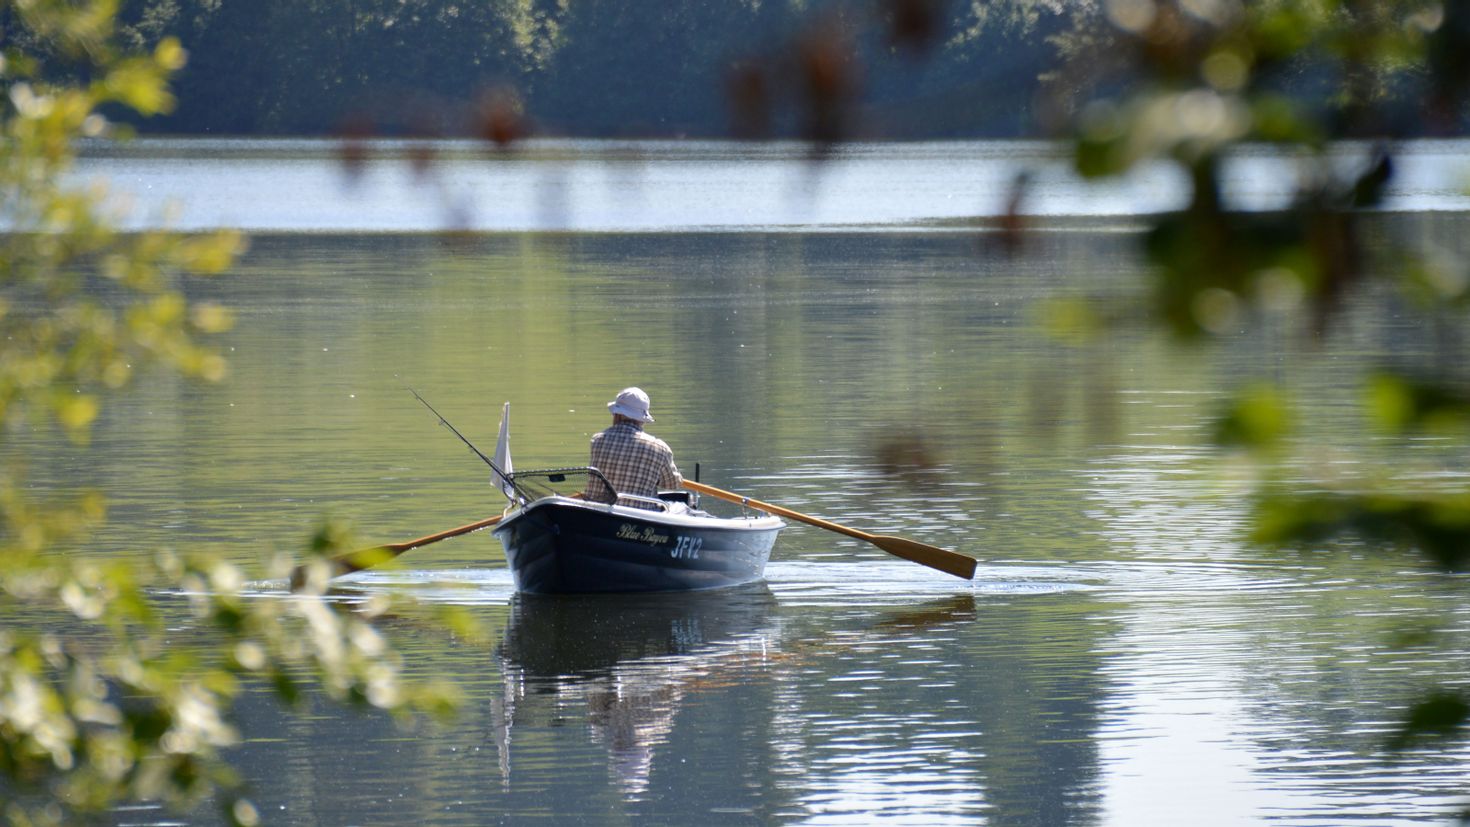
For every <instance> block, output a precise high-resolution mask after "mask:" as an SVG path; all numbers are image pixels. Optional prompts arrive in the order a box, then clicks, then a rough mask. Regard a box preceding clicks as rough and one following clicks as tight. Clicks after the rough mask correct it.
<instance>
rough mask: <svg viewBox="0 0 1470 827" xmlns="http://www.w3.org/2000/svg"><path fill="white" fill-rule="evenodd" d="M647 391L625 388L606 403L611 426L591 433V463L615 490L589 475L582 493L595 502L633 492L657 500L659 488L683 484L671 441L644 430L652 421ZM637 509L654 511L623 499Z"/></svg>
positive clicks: (676, 486)
mask: <svg viewBox="0 0 1470 827" xmlns="http://www.w3.org/2000/svg"><path fill="white" fill-rule="evenodd" d="M648 406H649V399H648V394H646V393H644V392H643V389H642V388H625V389H624V390H623V391H622V392H621V393H619V394H618V396H617V398H616V399H614V400H613V401H611V402H609V403H607V409H608V410H609V411H610V412H612V418H613V420H612V425H610V426H609V427H608V428H607V430H604V431H602V432H601V433H597V434H593V435H592V459H591V462H590V464H591V466H592V467H593V468H596V469H597V470H598V471H601V472H602V475H603V476H605V477H607V481H608V483H611V484H612V486H613V488H615V489H616V491H609V490H608V488H607V485H606V484H604V483H603V482H602V480H600V479H598V478H597V477H596V476H591V477H588V478H587V490H586V491H585V492H583V496H585V497H586V498H587V499H589V500H592V501H593V502H603V503H607V502H613V498H614V496H615V495H616V494H633V495H636V496H639V497H648V498H650V499H657V498H658V492H659V490H660V489H676V488H679V487H681V486H682V485H683V484H684V478H683V477H682V476H680V474H679V469H678V467H677V466H675V465H674V451H673V449H671V448H670V447H669V445H668V443H666V442H664V441H663V440H661V439H659V438H658V437H656V436H654V435H653V434H650V433H647V432H645V431H644V430H643V423H645V422H652V421H653V417H652V416H650V415H649V413H648ZM624 502H625V504H626V505H631V506H634V507H635V508H645V509H649V510H655V509H656V508H657V507H656V506H654V505H653V504H651V503H643V502H639V501H637V500H627V501H624Z"/></svg>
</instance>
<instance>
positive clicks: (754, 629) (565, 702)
mask: <svg viewBox="0 0 1470 827" xmlns="http://www.w3.org/2000/svg"><path fill="white" fill-rule="evenodd" d="M974 617H975V604H974V598H973V596H972V595H970V594H968V593H966V594H962V595H951V596H949V597H946V598H943V599H941V600H938V601H931V602H929V603H925V604H920V605H917V606H907V607H895V609H894V611H893V612H892V613H889V614H887V615H885V616H882V617H880V618H879V619H878V621H877V622H876V623H873V624H871V625H867V626H866V627H865V628H864V629H862V630H860V631H856V632H851V631H850V632H849V633H848V634H844V635H841V636H838V637H833V636H830V635H828V634H826V633H818V634H817V636H816V637H814V638H812V639H807V640H803V639H800V635H799V634H797V633H796V632H794V631H788V630H787V629H786V628H785V625H786V624H785V622H784V621H783V616H782V613H781V612H779V611H778V603H777V600H776V598H775V596H774V595H773V594H772V593H771V591H770V589H769V587H768V586H767V585H766V583H765V582H764V581H762V582H757V583H752V584H748V585H745V586H737V587H733V588H729V589H720V590H714V591H704V592H671V593H660V594H647V595H592V596H577V595H536V594H517V595H516V596H515V598H514V602H513V603H512V604H511V616H510V623H509V626H508V627H507V629H506V633H505V638H504V641H503V642H502V643H501V645H500V647H499V649H498V651H497V653H498V655H499V657H500V661H501V668H502V671H503V674H504V678H505V692H504V696H503V697H501V698H496V699H494V700H492V706H493V709H492V720H493V721H495V722H496V742H497V747H498V751H499V755H500V771H501V774H502V777H503V778H504V779H505V780H506V782H507V783H508V782H509V778H510V772H511V764H512V756H513V753H514V742H515V740H516V733H517V729H518V728H519V729H522V730H534V729H538V728H543V727H554V726H559V725H565V724H566V723H575V722H578V721H581V722H584V723H585V724H586V726H587V727H588V729H589V732H590V734H591V737H592V739H593V740H594V741H596V742H598V743H600V744H601V745H602V746H603V747H604V748H605V749H606V750H607V752H608V760H609V767H610V770H611V773H612V776H613V780H614V782H615V783H616V784H617V786H618V787H619V789H620V790H621V792H622V794H623V795H624V796H626V797H628V798H630V799H633V798H638V797H641V796H642V795H643V793H645V792H646V791H647V790H648V788H649V777H650V773H651V771H652V769H653V765H654V760H655V757H656V755H657V753H658V751H659V748H660V747H661V745H663V744H665V743H667V742H668V740H669V736H670V733H671V732H672V731H673V728H674V719H675V716H676V714H677V713H678V711H679V709H680V707H681V705H683V704H685V703H687V702H690V701H692V700H693V696H694V695H696V694H698V693H702V692H715V691H719V690H727V689H732V688H737V687H738V688H741V689H744V688H750V689H754V688H756V687H758V686H761V685H767V686H769V685H771V684H772V683H774V682H779V681H782V680H785V679H794V678H795V676H796V673H798V672H799V671H800V670H802V669H803V668H805V667H806V666H809V665H810V663H811V661H812V660H813V659H814V658H818V657H826V656H831V655H834V654H840V651H841V650H843V649H845V648H847V647H853V646H858V645H861V644H862V643H863V642H865V641H867V642H871V641H872V640H873V639H874V638H886V637H888V636H891V635H904V634H911V633H912V632H914V631H915V630H916V629H922V628H926V627H934V626H938V625H944V624H951V623H955V622H965V621H968V620H972V619H973V618H974Z"/></svg>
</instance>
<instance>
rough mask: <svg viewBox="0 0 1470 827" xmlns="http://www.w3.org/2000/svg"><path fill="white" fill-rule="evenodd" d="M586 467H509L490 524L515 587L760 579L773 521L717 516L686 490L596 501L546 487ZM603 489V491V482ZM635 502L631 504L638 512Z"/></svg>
mask: <svg viewBox="0 0 1470 827" xmlns="http://www.w3.org/2000/svg"><path fill="white" fill-rule="evenodd" d="M592 474H598V471H597V470H596V469H595V468H555V469H547V470H539V471H515V472H512V473H510V474H508V475H507V477H509V480H510V482H511V485H512V487H513V488H514V492H515V495H514V499H513V501H512V507H511V508H510V509H509V510H508V511H507V512H506V516H505V517H504V519H502V520H501V521H500V522H499V524H498V525H497V526H496V527H495V530H494V534H495V537H496V538H497V539H499V540H500V543H501V545H502V546H503V547H504V549H505V559H506V562H507V563H508V564H509V566H510V571H511V576H512V577H513V578H514V580H515V585H516V589H517V590H518V591H520V592H524V593H528V594H592V593H615V592H667V591H692V590H703V589H719V588H727V587H730V586H737V585H740V584H743V583H751V582H754V581H757V580H760V579H761V578H762V577H764V575H765V568H766V561H767V560H768V559H770V556H771V548H772V546H774V545H775V543H776V535H777V534H778V533H780V531H781V529H782V528H785V526H786V524H785V523H784V522H783V521H782V520H781V519H780V518H778V517H773V516H769V515H766V514H760V513H756V512H748V513H744V514H741V515H739V516H732V517H721V516H716V515H714V514H710V513H707V512H705V511H702V510H700V509H699V508H698V501H697V499H695V496H694V495H692V494H691V493H690V492H688V491H667V492H661V493H660V495H659V497H657V498H652V497H636V496H630V495H624V496H622V497H619V498H618V501H617V502H615V503H600V502H592V501H589V500H586V499H582V498H581V497H579V496H574V495H572V494H568V493H562V492H561V491H558V490H556V489H557V487H567V485H568V484H572V485H571V487H575V488H576V489H577V490H582V488H583V486H580V485H575V484H574V481H575V480H578V479H581V480H583V481H585V479H586V477H587V476H588V475H592ZM609 488H611V486H609ZM640 506H641V507H640Z"/></svg>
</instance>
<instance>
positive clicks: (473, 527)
mask: <svg viewBox="0 0 1470 827" xmlns="http://www.w3.org/2000/svg"><path fill="white" fill-rule="evenodd" d="M503 519H505V515H504V514H497V515H495V516H494V517H490V518H488V519H484V520H480V521H479V522H475V523H470V524H469V525H462V526H460V527H459V528H451V529H449V530H447V531H441V532H439V533H438V534H430V535H428V536H426V537H420V538H418V539H417V540H409V541H408V542H406V543H394V544H392V545H388V546H383V548H386V549H388V550H389V551H397V552H400V553H401V552H405V551H408V550H409V549H411V548H418V547H419V546H426V545H428V544H430V543H437V542H439V541H440V540H448V539H449V538H450V537H458V536H459V535H461V534H469V533H470V532H471V531H479V530H480V529H482V528H489V527H490V526H493V525H495V524H496V523H498V522H500V521H501V520H503Z"/></svg>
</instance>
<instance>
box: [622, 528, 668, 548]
mask: <svg viewBox="0 0 1470 827" xmlns="http://www.w3.org/2000/svg"><path fill="white" fill-rule="evenodd" d="M618 539H619V540H633V541H635V542H639V543H648V544H649V545H651V546H661V545H664V544H665V543H667V542H668V541H669V535H667V534H659V533H658V530H657V529H655V528H653V527H652V526H644V527H642V528H639V527H638V526H635V525H632V524H631V523H623V524H622V525H621V526H619V527H618Z"/></svg>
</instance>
